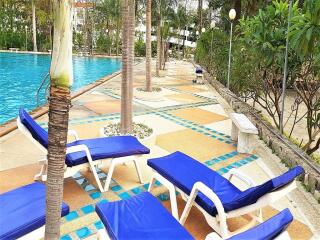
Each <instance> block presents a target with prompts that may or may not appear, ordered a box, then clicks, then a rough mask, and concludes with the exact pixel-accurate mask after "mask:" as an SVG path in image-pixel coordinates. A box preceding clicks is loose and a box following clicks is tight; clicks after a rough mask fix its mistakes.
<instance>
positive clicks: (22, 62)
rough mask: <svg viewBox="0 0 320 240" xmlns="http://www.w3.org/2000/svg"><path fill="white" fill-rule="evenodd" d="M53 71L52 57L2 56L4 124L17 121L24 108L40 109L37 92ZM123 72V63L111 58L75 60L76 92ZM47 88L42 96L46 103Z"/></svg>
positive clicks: (0, 113)
mask: <svg viewBox="0 0 320 240" xmlns="http://www.w3.org/2000/svg"><path fill="white" fill-rule="evenodd" d="M49 68H50V56H49V55H37V54H19V53H0V124H2V123H4V122H6V121H8V120H10V119H12V118H15V117H16V116H17V113H18V109H19V108H20V107H24V108H25V109H27V110H32V109H34V108H36V107H37V100H36V97H35V95H36V92H37V89H38V87H39V86H40V84H41V81H42V79H43V78H44V76H45V75H46V74H47V73H48V71H49ZM120 68H121V61H120V60H117V59H110V58H91V57H74V58H73V72H74V82H73V86H72V90H73V91H75V90H77V89H79V88H81V87H83V86H85V85H88V84H89V83H92V82H94V81H96V80H98V79H99V78H101V77H104V76H106V75H109V74H112V73H114V72H116V71H118V70H119V69H120ZM44 89H45V87H44V88H43V89H42V91H41V92H40V95H39V100H40V101H39V102H40V104H41V105H42V104H44V103H45V102H46V99H45V90H44Z"/></svg>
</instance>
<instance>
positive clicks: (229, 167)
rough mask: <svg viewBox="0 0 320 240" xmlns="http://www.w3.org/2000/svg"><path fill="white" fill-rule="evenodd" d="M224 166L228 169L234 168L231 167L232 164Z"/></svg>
mask: <svg viewBox="0 0 320 240" xmlns="http://www.w3.org/2000/svg"><path fill="white" fill-rule="evenodd" d="M226 168H227V169H229V170H230V169H232V168H234V167H233V166H232V165H229V166H227V167H226Z"/></svg>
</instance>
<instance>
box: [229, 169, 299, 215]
mask: <svg viewBox="0 0 320 240" xmlns="http://www.w3.org/2000/svg"><path fill="white" fill-rule="evenodd" d="M303 172H304V170H303V168H302V167H301V166H296V167H294V168H292V169H290V170H288V171H287V172H285V173H284V174H282V175H280V176H278V177H276V178H273V179H271V180H269V181H267V182H265V183H263V184H261V185H259V186H255V187H252V188H249V189H247V190H245V191H243V192H242V193H241V194H239V195H238V196H236V197H235V198H234V199H232V201H230V202H229V203H226V204H224V207H225V208H226V210H227V211H231V210H234V209H238V208H241V207H244V206H248V205H250V204H253V203H255V202H257V200H258V199H259V198H260V197H262V196H264V195H266V194H267V193H271V192H273V191H276V190H277V189H280V188H282V187H284V186H286V185H287V184H289V183H291V182H293V181H294V180H295V178H296V177H297V176H299V175H301V174H302V173H303Z"/></svg>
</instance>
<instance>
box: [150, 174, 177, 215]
mask: <svg viewBox="0 0 320 240" xmlns="http://www.w3.org/2000/svg"><path fill="white" fill-rule="evenodd" d="M154 180H158V181H159V182H160V183H161V184H162V185H163V186H165V187H166V188H167V189H168V190H169V195H170V204H171V212H172V216H174V218H175V219H177V220H178V221H179V215H178V206H177V196H176V189H175V187H174V185H173V184H172V183H171V182H169V181H168V180H167V179H165V178H164V177H162V176H161V175H160V174H159V173H156V172H155V173H154V174H153V177H152V179H151V182H150V186H149V191H150V190H151V185H152V183H153V181H154Z"/></svg>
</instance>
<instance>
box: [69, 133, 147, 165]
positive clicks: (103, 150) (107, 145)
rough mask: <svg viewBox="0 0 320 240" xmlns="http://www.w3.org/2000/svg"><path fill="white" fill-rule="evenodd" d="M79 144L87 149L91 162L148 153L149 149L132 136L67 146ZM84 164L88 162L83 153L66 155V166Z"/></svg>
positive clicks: (87, 140)
mask: <svg viewBox="0 0 320 240" xmlns="http://www.w3.org/2000/svg"><path fill="white" fill-rule="evenodd" d="M80 144H84V145H86V146H87V147H88V148H89V151H90V154H91V157H92V159H93V160H98V159H103V158H117V157H125V156H131V155H139V154H148V153H150V149H149V148H147V147H145V146H144V145H143V144H141V143H140V142H139V141H138V139H137V138H136V137H133V136H114V137H104V138H93V139H85V140H78V141H74V142H72V143H68V144H67V146H68V147H71V146H76V145H80ZM86 162H88V160H87V157H86V155H85V152H76V153H71V154H68V155H67V159H66V164H67V166H68V167H72V166H76V165H79V164H82V163H86Z"/></svg>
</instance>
